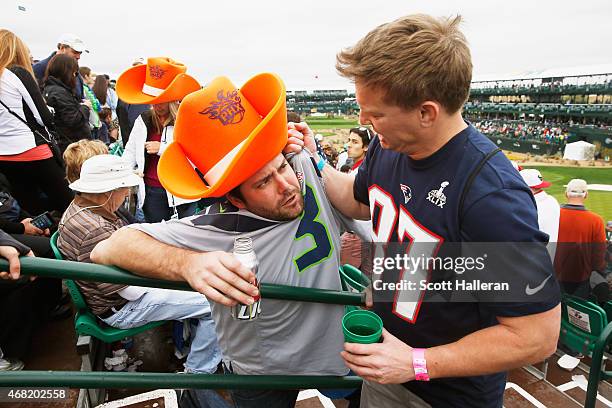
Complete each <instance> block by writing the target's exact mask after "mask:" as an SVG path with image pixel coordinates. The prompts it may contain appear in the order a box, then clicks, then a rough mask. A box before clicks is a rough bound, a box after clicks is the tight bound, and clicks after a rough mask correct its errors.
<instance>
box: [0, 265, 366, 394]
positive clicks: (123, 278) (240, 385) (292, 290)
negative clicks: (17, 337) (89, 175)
mask: <svg viewBox="0 0 612 408" xmlns="http://www.w3.org/2000/svg"><path fill="white" fill-rule="evenodd" d="M20 262H21V273H22V274H23V275H34V276H44V277H52V278H63V279H75V280H83V281H96V282H107V283H120V284H127V285H136V286H147V287H155V288H165V289H178V290H193V289H192V288H191V287H190V286H189V285H188V284H187V283H185V282H177V281H166V280H158V279H152V278H145V277H142V276H137V275H133V274H131V273H129V272H127V271H125V270H122V269H120V268H116V267H111V266H103V265H96V264H88V263H80V262H72V261H59V260H53V259H45V258H32V257H22V258H20ZM0 270H8V262H7V261H6V260H4V259H0ZM261 296H262V297H264V298H268V299H282V300H290V301H298V302H316V303H328V304H340V305H363V304H364V303H365V295H364V294H360V293H347V292H339V291H334V290H327V289H314V288H303V287H294V286H286V285H272V284H262V285H261ZM361 382H362V380H361V378H360V377H356V376H345V377H336V376H314V375H313V376H306V375H296V376H292V375H232V374H229V375H217V374H189V375H185V374H168V373H137V372H136V373H124V372H80V371H12V372H11V371H9V372H3V373H0V387H17V386H19V387H71V388H203V389H307V388H340V389H347V388H356V387H358V386H359V385H360V384H361Z"/></svg>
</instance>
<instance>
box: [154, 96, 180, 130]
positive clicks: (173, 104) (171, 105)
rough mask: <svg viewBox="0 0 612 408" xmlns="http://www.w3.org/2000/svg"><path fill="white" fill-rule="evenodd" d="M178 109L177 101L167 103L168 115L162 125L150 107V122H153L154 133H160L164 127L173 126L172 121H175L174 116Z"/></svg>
mask: <svg viewBox="0 0 612 408" xmlns="http://www.w3.org/2000/svg"><path fill="white" fill-rule="evenodd" d="M178 108H179V103H178V101H172V102H168V111H169V112H170V113H169V114H168V117H167V118H166V120H165V121H164V123H162V122H161V120H160V117H159V116H157V113H155V109H154V108H153V105H151V120H152V122H153V127H154V128H155V131H156V132H158V133H161V131H162V130H163V129H164V128H165V127H166V126H168V125H173V124H174V121H175V120H176V114H177V113H178Z"/></svg>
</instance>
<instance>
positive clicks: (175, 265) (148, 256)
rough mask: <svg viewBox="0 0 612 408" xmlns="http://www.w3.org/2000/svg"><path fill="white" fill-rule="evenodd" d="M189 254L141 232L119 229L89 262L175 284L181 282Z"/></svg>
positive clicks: (104, 242)
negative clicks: (173, 281)
mask: <svg viewBox="0 0 612 408" xmlns="http://www.w3.org/2000/svg"><path fill="white" fill-rule="evenodd" d="M191 253H192V251H189V250H186V249H182V248H177V247H173V246H170V245H167V244H164V243H162V242H159V241H157V240H155V239H154V238H152V237H150V236H149V235H147V234H146V233H144V232H141V231H137V230H135V229H133V228H123V229H121V230H119V231H117V232H115V233H114V234H113V235H111V237H110V238H108V239H107V240H104V241H102V242H100V243H99V244H98V245H96V247H95V248H94V250H93V251H92V253H91V260H92V261H93V262H95V263H98V264H102V265H114V266H118V267H119V268H123V269H126V270H128V271H130V272H134V273H136V274H138V275H141V276H147V277H151V278H159V279H166V280H175V281H178V280H184V278H183V276H182V271H183V270H184V269H185V266H184V260H185V258H186V257H187V256H188V255H190V254H191Z"/></svg>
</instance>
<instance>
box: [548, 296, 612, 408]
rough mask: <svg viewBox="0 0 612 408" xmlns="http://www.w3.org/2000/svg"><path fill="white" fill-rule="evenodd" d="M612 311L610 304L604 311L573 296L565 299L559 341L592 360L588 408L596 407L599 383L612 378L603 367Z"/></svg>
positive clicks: (608, 342) (610, 335)
mask: <svg viewBox="0 0 612 408" xmlns="http://www.w3.org/2000/svg"><path fill="white" fill-rule="evenodd" d="M604 309H605V310H604ZM611 312H612V303H610V302H608V303H607V304H606V305H605V308H601V307H600V306H598V305H596V304H595V303H592V302H589V301H587V300H584V299H580V298H577V297H573V296H567V295H566V296H564V297H563V299H562V304H561V333H560V336H559V341H560V342H561V343H562V344H563V345H565V346H566V347H568V348H570V349H571V350H573V351H575V352H578V353H582V354H584V355H588V356H590V357H591V368H590V371H589V381H588V386H587V396H586V402H585V405H584V406H585V408H594V407H595V402H596V399H597V387H598V385H599V382H600V381H602V380H608V379H610V378H612V372H609V371H605V369H604V367H603V366H602V363H603V355H604V352H606V351H607V350H608V347H609V344H610V342H611V340H612V322H611V323H608V322H609V320H608V313H611Z"/></svg>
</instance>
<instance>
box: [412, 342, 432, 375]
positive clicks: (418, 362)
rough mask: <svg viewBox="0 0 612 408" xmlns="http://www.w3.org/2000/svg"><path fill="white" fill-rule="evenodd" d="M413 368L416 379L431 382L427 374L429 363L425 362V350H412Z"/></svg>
mask: <svg viewBox="0 0 612 408" xmlns="http://www.w3.org/2000/svg"><path fill="white" fill-rule="evenodd" d="M412 368H414V379H415V380H417V381H429V373H428V372H427V361H426V360H425V349H422V348H415V349H412Z"/></svg>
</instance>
